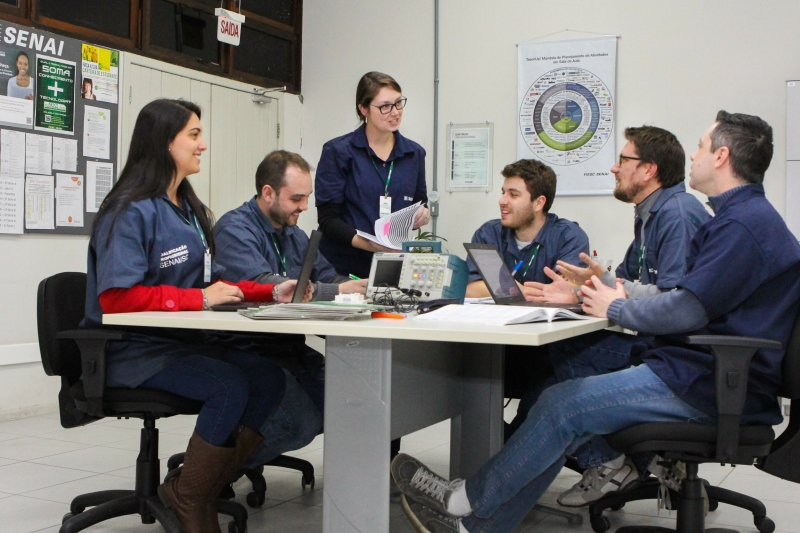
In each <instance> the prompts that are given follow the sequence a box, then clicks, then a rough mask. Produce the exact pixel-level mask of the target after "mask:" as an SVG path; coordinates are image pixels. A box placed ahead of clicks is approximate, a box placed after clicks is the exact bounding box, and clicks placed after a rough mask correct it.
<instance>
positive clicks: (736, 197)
mask: <svg viewBox="0 0 800 533" xmlns="http://www.w3.org/2000/svg"><path fill="white" fill-rule="evenodd" d="M729 192H730V193H731V194H730V195H728V193H723V194H722V195H720V196H719V197H710V198H709V200H710V201H711V203H712V205H713V206H714V210H715V212H716V216H715V217H714V218H712V219H711V220H710V221H709V222H707V223H706V224H704V225H703V226H702V227H701V228H700V229H699V230H698V231H697V233H696V234H695V236H694V238H693V239H692V243H691V248H690V252H689V256H688V258H687V273H686V276H685V277H683V278H682V279H680V280H679V281H678V284H677V286H678V287H679V288H681V289H683V290H687V291H690V292H691V293H692V294H694V295H695V296H696V297H697V299H698V300H699V301H700V303H701V304H702V305H703V308H704V309H705V311H706V314H707V315H708V319H709V323H708V325H707V326H706V329H705V330H703V333H706V334H707V333H711V334H714V335H736V336H744V337H761V338H766V339H773V340H776V341H778V342H780V343H782V344H783V346H784V348H785V347H786V344H787V342H788V341H789V335H790V334H791V331H792V326H793V325H794V321H795V318H796V316H797V312H798V304H799V300H798V298H800V245H798V243H797V239H796V238H795V237H794V236H793V235H792V233H791V232H790V231H789V229H788V228H787V227H786V224H785V223H784V221H783V219H782V218H781V216H780V215H779V214H778V213H777V211H775V209H774V208H773V207H772V205H771V204H770V203H769V202H768V201H767V199H766V198H765V197H764V187H763V186H762V185H755V184H750V185H745V186H742V187H738V188H736V189H733V190H731V191H729ZM784 353H785V349H781V350H763V349H762V350H759V351H758V352H756V354H755V356H753V359H752V362H751V363H750V371H749V380H748V386H747V399H746V401H745V405H744V411H743V416H744V419H743V421H744V422H745V423H748V424H776V423H780V421H781V419H782V417H781V413H780V410H779V408H778V402H777V400H776V395H777V390H778V386H779V385H780V382H781V361H782V359H783V356H784ZM642 359H643V360H644V362H645V363H646V364H647V365H648V366H649V367H650V368H651V369H652V370H653V372H655V374H656V375H658V376H659V377H660V378H661V379H662V380H663V381H664V383H666V384H667V386H669V388H670V389H672V390H673V391H674V392H675V393H676V394H677V395H678V396H679V397H680V398H681V399H682V400H684V401H685V402H687V403H688V404H690V405H692V406H693V407H695V408H697V409H700V410H701V411H703V412H705V413H708V414H710V415H714V416H716V402H715V399H714V359H713V356H712V355H711V354H710V353H707V352H703V351H698V350H693V349H688V348H685V347H678V346H669V347H662V348H656V349H653V350H650V351H647V352H644V354H642Z"/></svg>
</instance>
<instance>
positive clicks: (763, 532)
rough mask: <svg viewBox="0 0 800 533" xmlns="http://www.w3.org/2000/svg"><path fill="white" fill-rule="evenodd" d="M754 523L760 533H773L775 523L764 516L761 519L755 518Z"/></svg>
mask: <svg viewBox="0 0 800 533" xmlns="http://www.w3.org/2000/svg"><path fill="white" fill-rule="evenodd" d="M754 522H755V524H756V527H757V528H758V531H759V532H760V533H772V532H773V531H775V522H773V521H772V520H771V519H770V518H767V517H766V516H764V517H761V518H756V519H755V520H754Z"/></svg>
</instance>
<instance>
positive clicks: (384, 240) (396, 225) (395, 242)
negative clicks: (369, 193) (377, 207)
mask: <svg viewBox="0 0 800 533" xmlns="http://www.w3.org/2000/svg"><path fill="white" fill-rule="evenodd" d="M421 207H422V202H417V203H415V204H414V205H410V206H408V207H406V208H403V209H400V210H399V211H395V212H394V213H389V214H388V215H386V216H385V217H381V218H379V219H378V220H376V221H375V235H370V234H369V233H366V232H363V231H361V230H356V233H358V234H359V235H360V236H361V237H363V238H365V239H367V240H368V241H372V242H375V243H378V244H380V245H381V246H385V247H387V248H393V249H395V250H401V249H402V248H403V243H404V242H405V241H410V240H411V232H412V230H413V228H414V217H415V216H416V214H417V211H418V210H419V209H420V208H421Z"/></svg>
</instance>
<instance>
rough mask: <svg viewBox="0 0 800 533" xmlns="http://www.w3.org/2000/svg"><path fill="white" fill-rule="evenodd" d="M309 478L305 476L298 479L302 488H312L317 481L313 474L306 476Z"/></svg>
mask: <svg viewBox="0 0 800 533" xmlns="http://www.w3.org/2000/svg"><path fill="white" fill-rule="evenodd" d="M308 478H309V479H306V476H303V478H302V479H301V480H300V483H301V484H302V485H303V488H304V489H305V488H306V487H309V488H310V489H311V490H314V485H315V484H316V482H317V478H315V477H314V476H308Z"/></svg>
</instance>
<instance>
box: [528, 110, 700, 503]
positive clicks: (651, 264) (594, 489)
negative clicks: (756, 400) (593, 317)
mask: <svg viewBox="0 0 800 533" xmlns="http://www.w3.org/2000/svg"><path fill="white" fill-rule="evenodd" d="M625 138H626V139H627V140H628V142H627V143H626V144H625V146H624V147H623V148H622V151H621V152H620V155H619V160H618V161H617V162H616V163H615V164H614V166H613V167H612V168H611V172H612V173H613V174H614V175H615V176H616V179H617V185H616V187H615V189H614V196H615V197H616V198H617V199H618V200H621V201H623V202H628V203H632V204H634V206H635V207H634V214H635V219H634V239H633V242H632V243H631V245H630V246H629V247H628V251H627V252H626V254H625V258H624V259H623V261H622V263H620V265H619V266H618V267H617V271H616V277H615V276H614V275H613V274H612V273H611V272H607V271H606V270H605V269H604V268H603V267H602V266H601V265H599V264H598V263H596V262H595V261H592V260H591V259H590V258H588V257H582V259H583V260H584V261H585V262H586V263H587V264H588V265H589V267H588V268H586V267H583V266H578V265H571V264H569V263H568V262H560V263H559V265H558V270H559V271H560V272H561V273H562V274H564V275H565V276H566V277H567V279H569V280H570V281H571V282H572V286H569V285H568V283H567V282H565V281H564V279H562V278H561V277H560V276H558V275H556V274H555V273H554V272H552V271H551V270H548V271H547V274H548V276H549V277H550V278H551V279H553V280H554V281H553V283H551V284H549V285H543V284H538V283H534V284H532V291H534V292H535V291H541V296H543V298H542V299H544V300H548V301H561V302H571V301H577V296H576V295H575V293H574V292H573V291H572V287H576V286H580V285H583V284H585V283H586V281H587V280H588V279H589V278H590V277H591V276H592V275H596V276H598V277H599V278H600V279H601V280H602V281H603V283H605V284H606V285H608V286H611V287H613V286H614V283H615V279H616V278H619V279H621V280H622V283H623V286H624V287H625V290H626V291H627V293H628V295H629V296H630V297H631V298H644V297H649V296H654V295H658V294H661V293H662V292H664V291H670V290H673V289H674V288H675V287H676V284H677V282H678V280H679V279H681V277H683V275H684V274H685V273H686V255H687V253H688V251H689V244H690V242H691V239H692V237H693V236H694V234H695V232H696V231H697V228H699V227H700V226H701V225H702V224H704V223H705V222H706V221H707V220H708V219H709V218H710V215H709V214H708V212H707V211H706V209H705V208H704V207H703V205H702V204H701V203H700V202H699V201H698V200H697V198H696V197H695V196H693V195H692V194H689V193H688V192H686V186H685V185H684V168H685V162H686V156H685V154H684V151H683V147H682V146H681V144H680V142H678V139H677V138H676V137H675V135H673V134H672V133H670V132H669V131H667V130H664V129H662V128H657V127H655V126H642V127H637V128H627V129H626V130H625ZM539 298H540V295H539V294H538V293H537V297H536V298H535V299H539ZM647 340H648V339H643V338H642V337H641V336H632V335H627V334H624V333H615V332H609V331H598V332H595V333H593V334H591V335H586V336H582V337H578V338H575V339H569V340H566V341H562V342H557V343H554V344H552V345H550V360H551V363H552V365H553V369H554V374H555V380H556V381H559V382H560V381H566V380H568V379H573V378H579V377H586V376H591V375H597V374H603V373H606V372H613V371H614V370H619V369H622V368H626V367H627V366H629V365H630V360H629V359H630V358H629V356H628V355H627V354H628V353H629V349H630V346H631V345H632V344H634V343H637V342H645V341H647ZM612 354H617V357H614V356H613V355H612ZM539 393H540V390H538V391H534V392H533V393H532V394H529V395H527V396H526V397H525V398H523V401H522V402H520V403H521V404H522V407H521V409H520V411H521V413H522V414H521V415H520V416H521V417H523V418H524V416H525V414H526V413H527V412H528V410H529V409H530V406H531V405H532V404H533V402H535V401H536V398H537V397H538V394H539ZM515 423H521V420H520V421H516V420H515ZM617 456H618V454H617V453H616V452H614V451H613V450H612V449H611V448H609V447H608V445H607V444H606V443H605V441H604V440H603V439H602V438H599V437H598V438H596V439H592V440H591V441H590V442H588V443H586V444H585V445H584V446H582V447H581V448H580V449H579V450H578V451H577V452H576V454H575V457H576V459H577V462H578V465H579V466H580V467H581V468H583V469H584V470H585V472H584V476H583V479H581V481H580V482H579V483H576V484H575V486H574V487H572V488H571V489H570V490H568V491H566V492H565V493H564V494H562V495H561V496H560V497H559V503H560V504H561V505H566V506H574V507H579V506H583V505H587V504H589V503H591V502H592V501H595V500H596V499H598V498H600V497H602V496H603V494H605V493H606V492H608V491H609V490H617V489H618V488H620V487H623V486H624V485H625V484H627V483H630V482H631V481H633V480H635V479H637V478H638V472H637V469H636V467H635V466H634V465H633V463H632V462H631V461H628V464H623V463H624V461H623V460H621V459H617V460H616V462H615V461H612V460H613V459H614V458H615V457H617ZM645 461H646V460H645ZM646 466H647V465H646V464H642V465H639V470H644V468H645V467H646Z"/></svg>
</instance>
